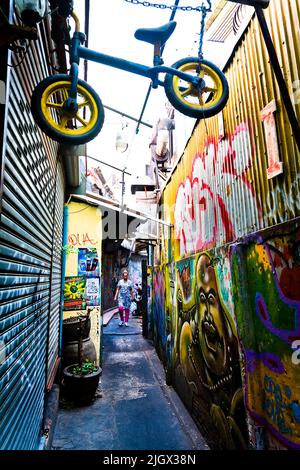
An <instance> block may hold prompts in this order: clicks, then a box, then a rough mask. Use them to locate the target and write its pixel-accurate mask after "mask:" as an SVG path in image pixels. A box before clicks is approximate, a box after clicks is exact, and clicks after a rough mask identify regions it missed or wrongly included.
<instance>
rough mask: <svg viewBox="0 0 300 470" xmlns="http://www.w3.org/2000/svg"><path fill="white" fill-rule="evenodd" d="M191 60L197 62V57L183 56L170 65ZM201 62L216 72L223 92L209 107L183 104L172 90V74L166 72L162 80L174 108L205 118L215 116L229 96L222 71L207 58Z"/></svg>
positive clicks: (175, 66) (197, 117) (198, 117)
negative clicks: (200, 107)
mask: <svg viewBox="0 0 300 470" xmlns="http://www.w3.org/2000/svg"><path fill="white" fill-rule="evenodd" d="M193 62H194V63H195V64H198V62H199V59H198V58H197V57H185V58H183V59H180V60H178V61H177V62H175V63H174V64H173V65H172V68H175V69H178V68H180V67H181V66H182V65H185V64H186V63H193ZM202 63H203V64H205V65H206V66H207V67H209V68H211V69H212V70H213V71H214V72H215V73H217V74H218V76H219V78H220V80H221V82H222V86H223V92H222V96H221V98H220V100H219V101H218V103H217V104H215V105H214V106H212V107H211V108H203V109H195V108H192V107H190V106H188V105H185V104H184V103H182V101H181V100H179V98H178V97H177V96H176V93H175V92H174V86H173V78H174V77H173V75H171V74H166V76H165V81H164V88H165V93H166V96H167V98H168V100H169V101H170V103H171V104H172V106H174V108H175V109H177V110H178V111H180V112H181V113H182V114H184V115H186V116H189V117H192V118H196V119H206V118H209V117H212V116H215V115H216V114H218V113H219V112H220V111H222V109H223V108H224V107H225V106H226V103H227V101H228V98H229V86H228V82H227V78H226V77H225V75H224V73H223V72H222V71H221V70H220V69H219V68H218V67H217V66H216V65H215V64H213V63H212V62H209V61H208V60H202Z"/></svg>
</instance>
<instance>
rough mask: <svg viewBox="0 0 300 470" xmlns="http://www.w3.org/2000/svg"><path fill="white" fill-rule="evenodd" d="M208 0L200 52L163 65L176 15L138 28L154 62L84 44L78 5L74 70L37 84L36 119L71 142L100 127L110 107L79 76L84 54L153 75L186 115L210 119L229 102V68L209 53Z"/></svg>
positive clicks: (59, 138)
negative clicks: (205, 39)
mask: <svg viewBox="0 0 300 470" xmlns="http://www.w3.org/2000/svg"><path fill="white" fill-rule="evenodd" d="M206 2H207V6H205V5H204V4H202V5H201V6H200V7H197V9H198V10H199V11H200V12H201V30H200V40H199V53H198V57H186V58H184V59H181V60H179V61H178V62H176V63H175V64H173V66H172V67H166V66H165V65H163V60H162V58H161V48H162V46H163V45H164V44H165V43H166V41H167V40H168V39H169V37H170V36H171V34H172V33H173V31H174V29H175V27H176V22H175V21H170V22H169V23H167V24H165V25H163V26H161V27H159V28H147V29H138V30H137V31H136V33H135V37H136V38H137V39H139V40H141V41H145V42H148V43H150V44H152V45H153V46H154V57H153V66H151V67H149V66H146V65H142V64H138V63H135V62H131V61H128V60H124V59H121V58H117V57H113V56H109V55H106V54H103V53H101V52H96V51H93V50H91V49H88V48H86V47H83V44H84V41H85V35H84V34H83V33H82V32H80V22H79V19H78V17H77V16H76V14H75V13H74V11H73V10H72V11H71V12H70V16H71V17H72V18H73V19H74V21H75V26H76V27H75V32H74V34H73V37H72V39H71V47H70V66H71V67H70V73H69V74H57V75H52V76H50V77H47V78H45V79H44V80H42V81H41V82H40V83H39V84H38V85H37V86H36V88H35V89H34V91H33V94H32V99H31V109H32V113H33V116H34V119H35V121H36V123H37V124H38V125H39V127H40V128H41V129H42V130H43V132H44V133H45V134H47V135H48V136H49V137H51V138H52V139H54V140H56V141H58V142H61V143H65V144H70V145H78V144H84V143H86V142H89V141H90V140H92V139H93V138H95V137H96V135H97V134H98V133H99V132H100V130H101V128H102V126H103V122H104V108H103V105H102V102H101V99H100V98H99V96H98V95H97V93H96V92H95V90H94V89H93V88H92V87H91V86H90V85H89V84H88V83H86V82H85V81H83V80H80V79H79V78H78V70H79V63H80V59H86V60H90V61H93V62H97V63H100V64H104V65H108V66H109V67H115V68H118V69H121V70H125V71H127V72H130V73H133V74H137V75H141V76H143V77H147V78H150V79H151V81H152V87H153V88H157V87H158V86H163V87H164V89H165V93H166V95H167V97H168V99H169V101H170V103H171V104H172V105H173V106H174V108H176V109H177V110H178V111H180V112H181V113H183V114H184V115H186V116H189V117H192V118H197V119H204V118H208V117H211V116H214V115H215V114H217V113H219V112H220V111H221V110H222V109H223V108H224V106H225V105H226V102H227V100H228V96H229V89H228V83H227V80H226V77H225V75H224V74H223V72H221V70H219V68H218V67H217V66H216V65H214V64H213V63H211V62H209V61H207V60H204V59H203V55H202V48H203V35H204V28H205V17H206V15H207V13H208V12H209V11H211V0H206ZM139 3H141V2H139ZM195 9H196V8H195ZM160 73H165V74H166V75H165V79H164V81H161V80H160V79H159V74H160Z"/></svg>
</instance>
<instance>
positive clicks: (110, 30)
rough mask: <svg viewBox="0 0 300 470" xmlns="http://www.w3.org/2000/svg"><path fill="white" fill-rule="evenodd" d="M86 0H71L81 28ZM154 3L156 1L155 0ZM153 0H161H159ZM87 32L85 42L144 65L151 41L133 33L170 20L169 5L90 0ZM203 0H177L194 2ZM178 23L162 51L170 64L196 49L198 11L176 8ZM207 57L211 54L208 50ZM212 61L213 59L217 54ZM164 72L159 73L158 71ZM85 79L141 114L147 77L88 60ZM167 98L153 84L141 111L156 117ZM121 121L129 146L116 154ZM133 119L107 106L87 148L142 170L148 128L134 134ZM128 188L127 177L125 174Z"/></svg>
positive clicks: (107, 99) (151, 119)
mask: <svg viewBox="0 0 300 470" xmlns="http://www.w3.org/2000/svg"><path fill="white" fill-rule="evenodd" d="M84 3H85V2H84V0H75V11H76V12H77V13H78V14H79V17H80V19H81V21H82V30H83V28H84ZM153 3H154V2H153ZM157 3H164V1H161V0H157ZM165 3H166V4H167V5H173V4H174V1H173V0H167V1H166V2H165ZM90 4H91V6H90V34H89V48H90V49H94V50H97V51H100V52H103V53H105V54H109V55H113V56H117V57H120V58H123V59H127V60H130V61H133V62H139V63H142V64H144V65H152V60H153V47H152V46H151V45H150V44H148V43H145V42H142V41H138V40H137V39H135V37H134V33H135V31H136V29H138V28H142V27H146V28H149V27H157V26H161V25H163V24H165V23H167V22H168V21H169V18H170V15H171V10H170V9H166V10H160V9H157V8H151V7H144V6H142V5H134V4H131V3H127V2H126V1H125V0H91V1H90ZM199 4H201V0H187V1H186V0H181V2H180V5H184V6H186V5H191V6H198V5H199ZM175 20H176V22H177V27H176V29H175V32H174V33H173V35H172V36H171V38H170V39H169V40H168V42H167V45H166V47H165V51H164V55H163V57H164V62H165V64H166V65H172V64H173V63H174V62H175V61H177V60H179V59H181V58H183V57H186V56H189V55H190V56H193V55H197V49H198V38H199V36H198V34H199V29H200V13H199V12H195V11H194V12H182V11H177V13H176V15H175ZM206 52H207V53H205V58H207V59H210V60H212V57H210V56H209V53H208V52H209V51H208V50H207V51H206ZM215 62H216V60H215ZM161 78H163V76H162V77H161ZM88 82H89V83H90V85H91V86H93V88H95V90H96V91H97V93H98V94H99V96H100V98H101V100H102V102H103V104H105V105H108V106H110V107H112V108H115V109H117V110H119V111H122V112H124V113H127V114H129V115H131V116H134V117H136V118H139V116H140V113H141V110H142V106H143V103H144V100H145V96H146V93H147V90H148V87H149V84H150V81H149V80H148V79H147V78H144V77H139V76H137V75H134V74H130V73H128V72H124V71H122V70H119V69H114V68H112V67H107V66H104V65H101V64H96V63H93V62H89V65H88ZM165 101H166V98H165V94H164V90H163V88H162V87H159V89H156V90H152V91H151V95H150V99H149V101H148V105H147V108H146V111H145V114H144V117H143V120H144V121H145V122H148V123H150V124H154V125H155V123H156V121H157V119H158V117H159V115H161V113H162V112H163V111H164V104H165ZM122 122H123V123H124V124H125V123H126V122H128V124H129V127H128V136H129V143H130V144H131V145H130V147H129V150H128V151H127V152H126V153H124V154H120V153H117V152H116V150H115V139H116V134H117V132H118V131H120V130H121V125H122ZM135 127H136V123H134V122H133V121H128V120H126V118H123V119H122V117H121V116H119V115H118V114H116V113H112V112H110V111H108V110H105V123H104V126H103V129H102V130H101V132H100V134H99V135H98V137H97V138H96V139H95V140H94V141H92V142H91V143H90V144H88V154H89V155H91V156H93V157H95V158H99V159H101V160H104V161H107V162H109V163H111V164H113V165H115V166H117V167H119V168H123V167H124V165H126V167H127V169H128V171H129V172H132V173H133V177H132V179H133V180H134V179H135V177H136V176H137V175H142V174H144V173H145V164H146V163H149V162H150V151H149V148H148V145H149V141H150V138H151V135H152V130H151V129H150V128H148V127H145V126H142V125H141V126H140V132H139V134H138V135H135ZM102 170H103V173H104V175H105V176H106V177H107V179H108V180H109V175H110V170H107V169H106V168H105V167H104V166H102ZM126 182H127V190H129V189H130V180H129V179H128V177H126Z"/></svg>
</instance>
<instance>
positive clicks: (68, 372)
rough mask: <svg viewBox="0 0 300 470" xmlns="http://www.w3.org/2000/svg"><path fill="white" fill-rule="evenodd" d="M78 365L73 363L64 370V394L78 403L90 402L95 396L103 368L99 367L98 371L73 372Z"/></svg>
mask: <svg viewBox="0 0 300 470" xmlns="http://www.w3.org/2000/svg"><path fill="white" fill-rule="evenodd" d="M76 365H77V364H72V365H71V366H68V367H66V368H65V369H64V370H63V394H64V397H65V398H66V399H67V400H69V401H72V402H74V403H76V404H88V403H90V402H91V401H92V399H93V397H94V396H95V393H96V390H97V387H98V384H99V379H100V376H101V374H102V369H101V367H98V370H97V371H96V372H92V373H90V374H87V375H76V374H73V373H72V369H73V367H76Z"/></svg>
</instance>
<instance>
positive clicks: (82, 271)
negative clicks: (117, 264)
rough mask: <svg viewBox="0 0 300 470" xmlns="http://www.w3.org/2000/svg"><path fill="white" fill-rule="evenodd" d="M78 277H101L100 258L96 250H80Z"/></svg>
mask: <svg viewBox="0 0 300 470" xmlns="http://www.w3.org/2000/svg"><path fill="white" fill-rule="evenodd" d="M78 275H79V276H86V277H99V275H100V271H99V258H98V253H97V249H96V248H79V249H78Z"/></svg>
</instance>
